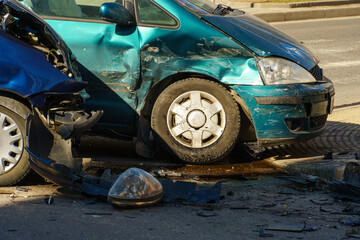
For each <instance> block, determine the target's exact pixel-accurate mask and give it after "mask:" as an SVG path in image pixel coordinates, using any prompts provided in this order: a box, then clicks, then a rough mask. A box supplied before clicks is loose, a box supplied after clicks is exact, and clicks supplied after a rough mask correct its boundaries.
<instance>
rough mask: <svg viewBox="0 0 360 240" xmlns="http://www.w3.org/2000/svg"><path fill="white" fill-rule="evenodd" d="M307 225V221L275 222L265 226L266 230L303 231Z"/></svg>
mask: <svg viewBox="0 0 360 240" xmlns="http://www.w3.org/2000/svg"><path fill="white" fill-rule="evenodd" d="M305 227H306V223H305V222H302V223H274V224H272V225H269V226H267V227H265V230H272V231H287V232H302V231H304V229H305Z"/></svg>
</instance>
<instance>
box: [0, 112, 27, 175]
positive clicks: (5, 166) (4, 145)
mask: <svg viewBox="0 0 360 240" xmlns="http://www.w3.org/2000/svg"><path fill="white" fill-rule="evenodd" d="M23 148H24V143H23V136H22V133H21V131H20V128H19V126H18V125H17V124H16V122H15V121H14V120H13V119H12V118H11V117H9V116H8V115H6V114H4V113H1V112H0V174H5V173H7V172H9V171H10V170H11V169H12V168H14V167H15V165H16V164H17V163H18V162H19V160H20V158H21V155H22V153H23Z"/></svg>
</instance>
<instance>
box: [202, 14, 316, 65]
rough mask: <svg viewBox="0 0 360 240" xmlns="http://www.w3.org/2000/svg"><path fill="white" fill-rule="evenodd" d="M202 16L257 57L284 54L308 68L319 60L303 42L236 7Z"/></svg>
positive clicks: (284, 56) (285, 56)
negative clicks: (217, 14) (218, 14)
mask: <svg viewBox="0 0 360 240" xmlns="http://www.w3.org/2000/svg"><path fill="white" fill-rule="evenodd" d="M201 18H202V19H203V20H205V21H206V22H208V23H210V24H211V25H213V26H215V27H216V28H218V29H221V30H222V31H223V32H225V33H226V34H228V35H230V36H231V37H233V38H235V39H236V40H237V41H239V42H241V43H242V44H244V45H245V46H246V47H248V48H249V49H251V50H252V51H253V52H255V53H256V54H257V55H258V56H260V57H268V56H279V57H283V58H287V59H289V60H292V61H294V62H296V63H298V64H300V65H301V66H303V67H304V68H306V69H307V70H310V69H311V68H312V67H314V66H315V65H316V64H317V63H318V60H317V59H316V58H315V57H314V56H313V54H312V53H311V52H310V50H309V49H307V48H306V47H305V46H304V45H302V44H300V43H299V42H297V41H296V40H295V39H293V38H291V37H289V36H288V35H286V34H284V33H282V32H281V31H279V30H278V29H276V28H274V27H272V26H270V25H269V24H267V23H265V22H264V21H262V20H260V19H259V18H257V17H254V16H251V15H250V14H247V13H243V12H241V11H238V10H235V11H234V13H231V14H228V15H225V16H215V15H212V14H211V15H210V14H208V15H203V16H201Z"/></svg>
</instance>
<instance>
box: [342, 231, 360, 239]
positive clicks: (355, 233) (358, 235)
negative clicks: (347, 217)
mask: <svg viewBox="0 0 360 240" xmlns="http://www.w3.org/2000/svg"><path fill="white" fill-rule="evenodd" d="M345 235H346V236H347V237H351V238H360V233H359V232H358V231H356V230H355V229H351V230H350V231H347V232H346V233H345Z"/></svg>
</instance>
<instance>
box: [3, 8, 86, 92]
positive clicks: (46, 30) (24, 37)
mask: <svg viewBox="0 0 360 240" xmlns="http://www.w3.org/2000/svg"><path fill="white" fill-rule="evenodd" d="M0 9H1V18H0V19H1V27H2V28H1V29H0V52H1V53H2V54H1V56H0V63H1V64H0V73H1V76H2V77H1V79H0V89H4V90H6V91H12V92H14V93H16V94H18V95H20V96H23V97H29V96H32V95H35V94H37V93H40V92H46V91H55V90H59V91H62V90H61V89H57V88H58V86H59V85H62V84H63V85H67V84H71V83H73V82H75V81H76V80H75V79H73V78H72V77H79V73H78V72H77V70H76V67H75V66H74V65H73V62H74V57H73V56H72V55H71V53H70V51H69V49H68V47H67V46H66V44H65V43H64V42H63V41H62V39H61V38H60V37H59V36H58V35H57V34H56V33H55V32H54V30H52V29H51V27H50V26H48V25H47V24H46V23H45V22H44V21H43V20H42V19H40V18H39V17H37V16H36V15H34V13H32V12H31V11H29V10H27V9H26V8H24V7H23V6H22V5H21V4H19V3H17V2H16V1H0ZM59 70H60V71H59ZM78 79H79V78H78ZM82 84H83V83H82ZM68 89H69V88H68Z"/></svg>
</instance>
